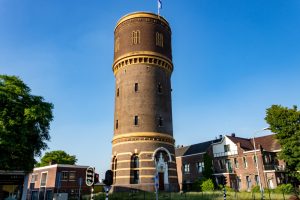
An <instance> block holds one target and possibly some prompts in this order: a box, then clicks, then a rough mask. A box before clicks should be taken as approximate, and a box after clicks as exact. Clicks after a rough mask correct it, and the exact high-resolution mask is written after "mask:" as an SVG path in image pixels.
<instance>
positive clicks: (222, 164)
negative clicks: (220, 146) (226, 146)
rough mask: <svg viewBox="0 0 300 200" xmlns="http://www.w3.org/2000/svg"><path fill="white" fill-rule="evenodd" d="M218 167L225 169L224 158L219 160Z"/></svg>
mask: <svg viewBox="0 0 300 200" xmlns="http://www.w3.org/2000/svg"><path fill="white" fill-rule="evenodd" d="M219 166H220V169H225V160H223V159H222V160H219Z"/></svg>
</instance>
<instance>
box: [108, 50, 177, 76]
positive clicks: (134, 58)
mask: <svg viewBox="0 0 300 200" xmlns="http://www.w3.org/2000/svg"><path fill="white" fill-rule="evenodd" d="M135 64H148V65H154V66H157V67H161V68H163V69H164V70H166V71H167V72H168V73H172V71H173V64H172V62H171V61H170V60H169V59H167V58H166V57H165V56H159V55H158V54H154V53H153V55H148V54H147V55H143V54H140V55H131V56H125V57H123V58H121V59H117V60H116V61H115V62H114V65H113V72H114V74H115V75H116V74H117V72H118V71H119V69H121V68H123V67H126V66H130V65H135Z"/></svg>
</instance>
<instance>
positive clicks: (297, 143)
mask: <svg viewBox="0 0 300 200" xmlns="http://www.w3.org/2000/svg"><path fill="white" fill-rule="evenodd" d="M265 120H266V121H267V123H268V124H269V125H270V130H271V131H272V132H273V133H276V135H275V137H276V138H277V139H278V142H279V144H280V145H281V151H280V153H279V158H280V159H283V160H284V161H285V162H286V164H287V170H288V172H289V174H290V175H291V176H292V177H295V178H297V179H298V180H300V173H299V171H300V111H299V110H297V106H293V108H287V107H283V106H280V105H272V106H271V107H270V108H268V109H267V114H266V117H265Z"/></svg>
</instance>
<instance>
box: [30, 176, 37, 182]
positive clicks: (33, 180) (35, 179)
mask: <svg viewBox="0 0 300 200" xmlns="http://www.w3.org/2000/svg"><path fill="white" fill-rule="evenodd" d="M37 179H38V175H37V174H32V175H31V181H30V183H35V181H37Z"/></svg>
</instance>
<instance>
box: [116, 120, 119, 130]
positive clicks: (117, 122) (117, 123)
mask: <svg viewBox="0 0 300 200" xmlns="http://www.w3.org/2000/svg"><path fill="white" fill-rule="evenodd" d="M118 128H119V120H116V129H118Z"/></svg>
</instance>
